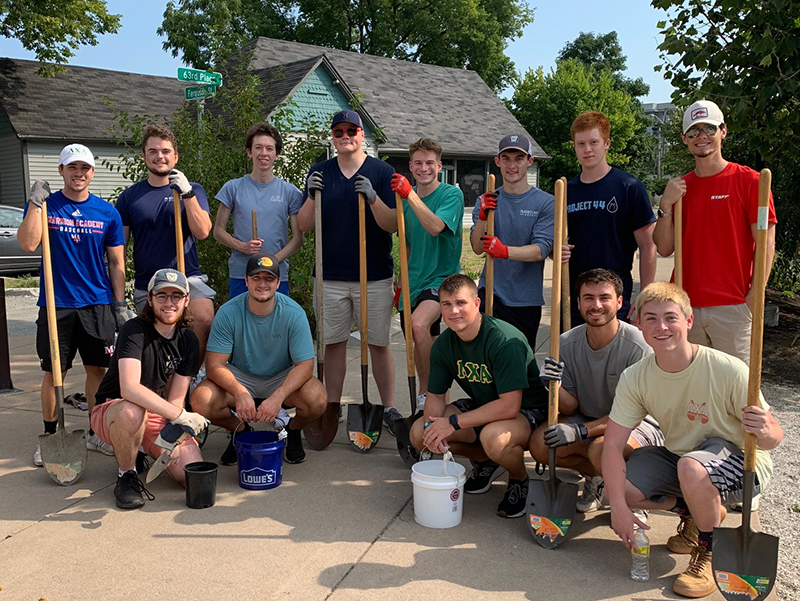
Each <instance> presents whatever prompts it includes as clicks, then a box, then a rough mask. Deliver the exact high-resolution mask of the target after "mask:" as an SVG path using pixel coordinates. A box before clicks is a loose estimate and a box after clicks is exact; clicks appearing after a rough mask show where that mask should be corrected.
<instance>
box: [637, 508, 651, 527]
mask: <svg viewBox="0 0 800 601" xmlns="http://www.w3.org/2000/svg"><path fill="white" fill-rule="evenodd" d="M633 515H634V517H635V518H636V519H637V520H639V521H640V522H641V523H642V524H646V523H647V520H648V518H649V517H650V514H649V513H647V510H646V509H637V510H636V511H634V512H633Z"/></svg>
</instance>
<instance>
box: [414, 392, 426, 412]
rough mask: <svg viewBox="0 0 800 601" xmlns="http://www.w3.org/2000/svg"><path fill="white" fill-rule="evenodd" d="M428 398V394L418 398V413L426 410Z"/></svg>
mask: <svg viewBox="0 0 800 601" xmlns="http://www.w3.org/2000/svg"><path fill="white" fill-rule="evenodd" d="M427 398H428V393H427V392H426V393H425V394H421V395H419V396H418V397H417V411H422V410H423V409H424V408H425V399H427Z"/></svg>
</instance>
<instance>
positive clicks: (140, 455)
mask: <svg viewBox="0 0 800 601" xmlns="http://www.w3.org/2000/svg"><path fill="white" fill-rule="evenodd" d="M152 463H153V462H152V461H150V456H149V455H148V454H147V453H145V452H144V451H142V450H139V451H136V473H137V474H144V473H145V472H146V471H147V470H149V469H150V465H151V464H152Z"/></svg>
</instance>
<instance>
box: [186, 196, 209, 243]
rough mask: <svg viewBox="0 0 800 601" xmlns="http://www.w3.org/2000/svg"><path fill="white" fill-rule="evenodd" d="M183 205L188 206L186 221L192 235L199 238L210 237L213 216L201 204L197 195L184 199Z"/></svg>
mask: <svg viewBox="0 0 800 601" xmlns="http://www.w3.org/2000/svg"><path fill="white" fill-rule="evenodd" d="M183 206H184V207H186V221H188V223H189V229H190V230H191V232H192V235H193V236H194V237H195V238H197V239H198V240H205V239H206V238H208V234H210V233H211V216H210V215H209V214H208V211H206V210H205V209H203V208H202V207H201V206H200V203H199V202H198V200H197V197H196V196H192V197H191V198H187V199H186V200H184V201H183Z"/></svg>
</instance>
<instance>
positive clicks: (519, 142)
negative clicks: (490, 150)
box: [497, 134, 533, 156]
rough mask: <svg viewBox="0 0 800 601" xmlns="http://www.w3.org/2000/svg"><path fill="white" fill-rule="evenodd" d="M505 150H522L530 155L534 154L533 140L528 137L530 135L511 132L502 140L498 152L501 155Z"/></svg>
mask: <svg viewBox="0 0 800 601" xmlns="http://www.w3.org/2000/svg"><path fill="white" fill-rule="evenodd" d="M504 150H521V151H522V152H524V153H525V154H527V155H528V156H532V155H533V146H531V141H530V140H529V139H528V136H523V135H522V134H510V135H508V136H506V137H505V138H503V139H502V140H500V144H499V145H498V151H497V154H498V155H499V154H500V153H501V152H503V151H504Z"/></svg>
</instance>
